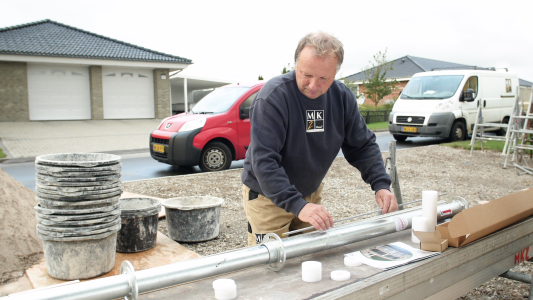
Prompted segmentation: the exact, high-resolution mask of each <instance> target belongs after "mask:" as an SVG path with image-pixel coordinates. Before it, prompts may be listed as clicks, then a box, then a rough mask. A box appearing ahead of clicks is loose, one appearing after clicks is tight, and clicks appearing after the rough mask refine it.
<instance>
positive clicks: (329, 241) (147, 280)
mask: <svg viewBox="0 0 533 300" xmlns="http://www.w3.org/2000/svg"><path fill="white" fill-rule="evenodd" d="M465 208H468V203H467V202H466V201H465V200H464V199H462V198H461V200H454V201H453V202H451V203H445V204H440V205H438V207H437V210H438V212H439V213H438V219H439V220H442V219H445V218H450V217H452V216H454V215H456V214H458V213H459V212H461V211H462V210H463V209H465ZM420 210H421V207H415V208H411V209H407V210H403V211H398V212H395V213H390V214H386V215H382V216H378V217H374V218H371V219H368V220H361V221H358V222H354V223H349V224H344V225H341V226H338V227H333V228H331V229H330V230H327V231H322V232H311V233H308V234H302V235H299V236H294V237H290V238H286V239H283V240H276V241H271V242H265V243H264V244H263V245H259V246H254V247H246V248H243V249H239V250H233V251H228V252H224V253H220V254H215V255H211V256H207V257H201V258H197V259H193V260H188V261H184V262H178V263H174V264H170V265H166V266H161V267H156V268H152V269H147V270H142V271H137V272H134V274H135V278H136V286H137V288H138V292H139V293H144V292H149V291H153V290H157V289H161V288H166V287H170V286H174V285H177V284H181V283H185V282H189V281H194V280H199V279H203V278H207V277H210V276H215V275H220V274H224V273H228V272H232V271H237V270H241V269H245V268H249V267H253V266H257V265H263V264H272V263H278V262H279V261H280V257H281V256H282V254H284V255H283V256H286V258H293V257H298V256H302V255H307V254H311V253H315V252H319V251H323V250H328V249H332V248H336V247H340V246H344V245H347V244H351V243H354V242H359V241H362V240H366V239H370V238H374V237H377V236H380V235H385V234H389V233H394V232H396V231H398V227H397V226H398V225H397V224H398V222H400V223H403V225H404V226H400V228H403V229H407V228H410V227H411V226H410V224H411V218H412V217H413V216H418V215H420ZM405 221H407V222H405ZM278 246H279V248H280V249H282V250H279V251H276V249H277V248H276V247H278ZM282 251H283V253H282ZM128 276H129V275H128V274H121V275H116V276H111V277H106V278H102V279H96V280H92V281H85V282H82V283H77V284H72V285H68V286H62V287H57V288H51V289H49V290H44V291H38V292H35V293H31V292H28V293H24V294H23V295H22V294H21V295H16V294H14V295H11V296H10V297H9V300H16V299H30V298H31V299H35V300H45V299H60V300H62V299H65V300H66V299H93V300H98V299H102V300H104V299H115V298H119V297H125V296H128V295H131V291H132V286H131V284H130V283H129V282H128V278H129V277H128ZM135 298H136V297H135V296H134V297H133V298H129V297H128V299H135ZM6 300H7V298H6Z"/></svg>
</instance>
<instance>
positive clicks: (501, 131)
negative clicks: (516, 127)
mask: <svg viewBox="0 0 533 300" xmlns="http://www.w3.org/2000/svg"><path fill="white" fill-rule="evenodd" d="M502 124H509V117H505V118H503V121H502ZM507 129H508V128H504V127H500V129H498V132H497V135H501V136H504V135H507Z"/></svg>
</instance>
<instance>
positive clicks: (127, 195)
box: [120, 191, 166, 219]
mask: <svg viewBox="0 0 533 300" xmlns="http://www.w3.org/2000/svg"><path fill="white" fill-rule="evenodd" d="M124 198H152V199H157V200H159V201H160V202H163V200H165V199H162V198H157V197H150V196H146V195H141V194H135V193H130V192H126V191H123V192H122V195H120V199H124ZM163 217H166V213H165V208H164V207H163V206H162V205H161V210H160V211H159V218H160V219H161V218H163Z"/></svg>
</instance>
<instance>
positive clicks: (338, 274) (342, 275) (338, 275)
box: [331, 270, 350, 281]
mask: <svg viewBox="0 0 533 300" xmlns="http://www.w3.org/2000/svg"><path fill="white" fill-rule="evenodd" d="M331 279H333V280H335V281H345V280H348V279H350V272H348V271H344V270H335V271H331Z"/></svg>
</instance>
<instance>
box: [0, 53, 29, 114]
mask: <svg viewBox="0 0 533 300" xmlns="http://www.w3.org/2000/svg"><path fill="white" fill-rule="evenodd" d="M29 120H30V110H29V102H28V72H27V67H26V63H24V62H7V61H0V122H24V121H29Z"/></svg>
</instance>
